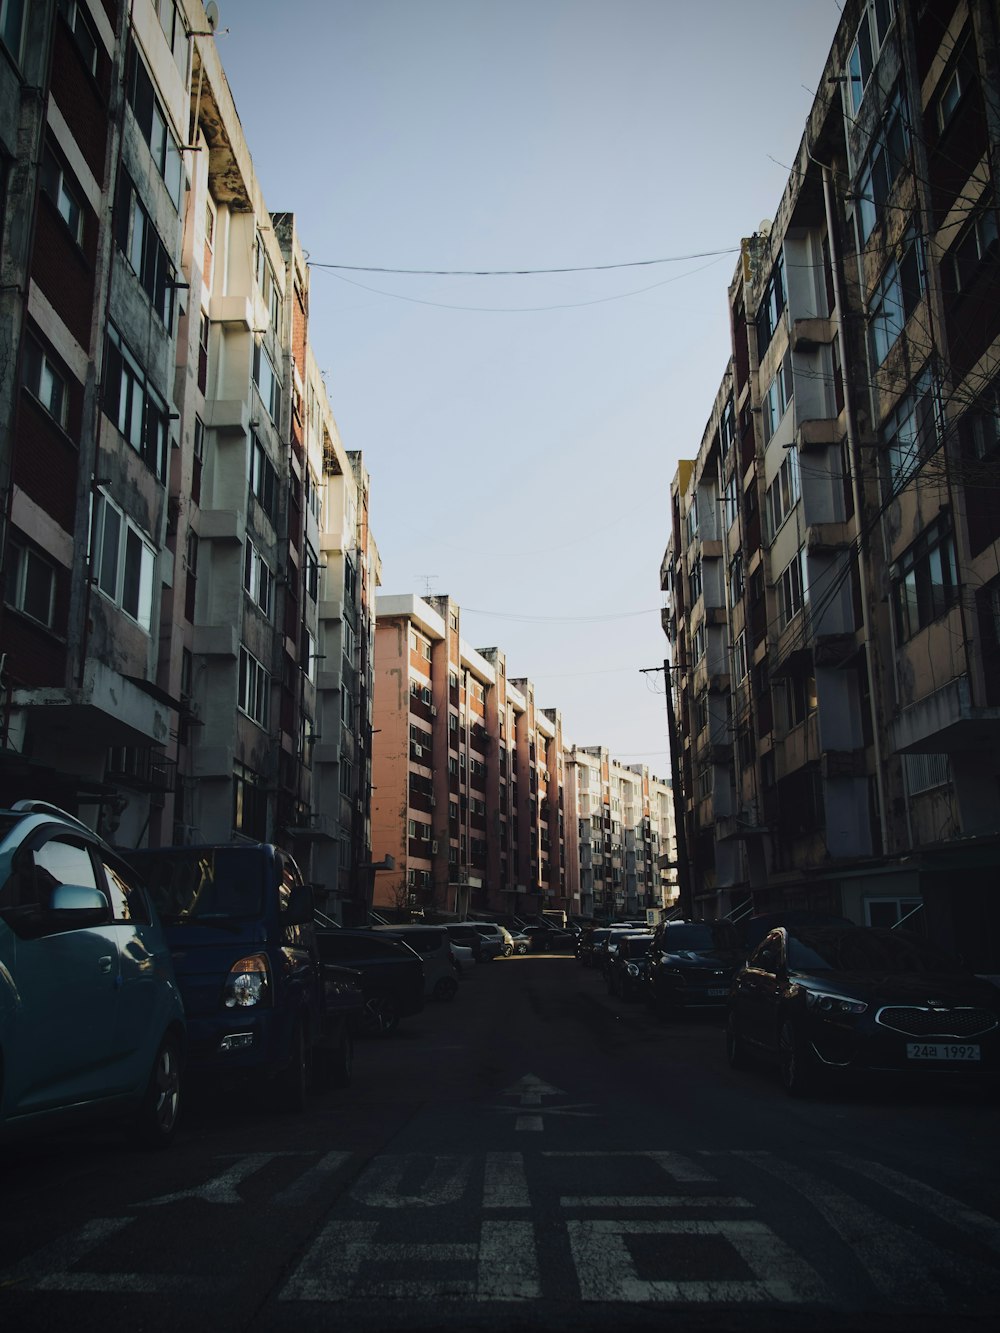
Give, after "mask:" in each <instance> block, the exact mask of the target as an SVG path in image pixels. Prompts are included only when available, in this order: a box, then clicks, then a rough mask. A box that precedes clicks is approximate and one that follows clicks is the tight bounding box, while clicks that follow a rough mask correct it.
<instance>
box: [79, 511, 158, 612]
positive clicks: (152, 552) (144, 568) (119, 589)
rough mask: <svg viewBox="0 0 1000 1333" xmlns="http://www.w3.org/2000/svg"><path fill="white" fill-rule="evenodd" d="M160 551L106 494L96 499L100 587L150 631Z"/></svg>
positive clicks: (94, 538)
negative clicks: (155, 576) (154, 581)
mask: <svg viewBox="0 0 1000 1333" xmlns="http://www.w3.org/2000/svg"><path fill="white" fill-rule="evenodd" d="M155 563H156V548H155V547H154V546H153V544H152V542H150V541H149V540H148V539H147V538H146V537H145V536H144V535H143V533H142V532H140V530H139V528H138V527H137V526H136V525H135V524H134V523H133V522H132V520H131V519H130V518H129V517H128V516H127V515H126V514H125V513H123V511H122V510H121V509H119V508H118V506H117V505H116V504H115V502H114V501H113V500H112V499H111V498H110V497H109V496H107V495H105V493H104V492H103V491H98V493H97V495H96V496H95V499H94V508H93V515H92V523H91V568H92V569H93V571H94V580H95V582H96V585H97V587H98V588H99V589H100V590H101V592H102V593H103V594H104V595H105V597H108V598H110V600H111V601H112V602H114V603H115V604H116V605H117V606H120V607H121V609H122V610H123V611H124V612H125V614H126V615H128V616H131V618H132V619H133V620H134V621H136V622H137V623H138V624H139V625H141V626H142V628H143V629H144V630H146V631H147V632H148V630H149V627H150V624H151V621H152V614H153V571H154V568H155Z"/></svg>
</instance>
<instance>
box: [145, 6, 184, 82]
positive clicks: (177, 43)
mask: <svg viewBox="0 0 1000 1333" xmlns="http://www.w3.org/2000/svg"><path fill="white" fill-rule="evenodd" d="M153 4H154V6H155V9H156V13H157V17H158V18H159V20H160V27H161V28H162V29H163V35H164V37H166V39H167V45H168V46H169V47H170V50H171V51H172V53H173V57H174V62H175V63H176V65H177V68H178V69H179V70H180V71H181V73H182V74H183V73H184V72H185V70H186V69H187V32H186V31H185V29H184V23H183V20H182V19H181V16H180V14H179V13H178V12H177V5H176V3H175V0H153Z"/></svg>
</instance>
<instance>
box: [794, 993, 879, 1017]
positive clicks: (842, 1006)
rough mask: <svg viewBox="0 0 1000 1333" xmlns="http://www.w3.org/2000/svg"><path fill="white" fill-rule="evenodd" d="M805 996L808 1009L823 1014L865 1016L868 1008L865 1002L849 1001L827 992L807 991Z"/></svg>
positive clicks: (844, 997)
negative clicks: (816, 1010)
mask: <svg viewBox="0 0 1000 1333" xmlns="http://www.w3.org/2000/svg"><path fill="white" fill-rule="evenodd" d="M805 996H806V1008H807V1009H818V1010H819V1012H820V1013H821V1014H863V1013H864V1012H865V1010H866V1009H867V1008H868V1006H867V1004H865V1002H864V1000H849V999H847V998H846V996H843V995H830V994H828V993H827V992H826V991H818V990H807V991H806V992H805Z"/></svg>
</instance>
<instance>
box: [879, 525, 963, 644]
mask: <svg viewBox="0 0 1000 1333" xmlns="http://www.w3.org/2000/svg"><path fill="white" fill-rule="evenodd" d="M892 593H893V602H894V604H895V608H896V628H897V630H898V631H899V637H900V640H901V642H903V643H905V642H906V641H907V640H908V639H911V638H912V637H913V636H914V634H916V633H917V632H918V631H919V630H922V629H923V628H924V626H925V625H929V624H931V623H932V621H935V620H937V619H938V618H939V617H940V616H943V615H944V613H945V612H946V611H947V610H948V608H949V607H950V606H953V605H954V603H955V602H956V601H957V600H958V567H957V564H956V561H955V542H954V538H953V536H952V532H951V517H950V515H948V514H942V515H940V516H939V517H938V518H936V519H935V520H934V522H933V523H931V524H929V525H928V526H927V527H926V528H925V529H924V531H923V532H922V533H921V534H920V536H919V537H918V538H917V540H916V541H915V542H914V543H913V545H912V546H911V547H910V548H909V550H907V551H906V552H904V554H903V555H902V556H900V558H899V559H898V560H897V561H896V564H895V566H894V567H893V571H892Z"/></svg>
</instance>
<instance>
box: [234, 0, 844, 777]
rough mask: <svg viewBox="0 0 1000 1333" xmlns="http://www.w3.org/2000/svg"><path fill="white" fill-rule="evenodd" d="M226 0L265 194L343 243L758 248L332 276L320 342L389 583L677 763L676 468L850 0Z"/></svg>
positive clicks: (346, 247) (502, 250) (427, 259)
mask: <svg viewBox="0 0 1000 1333" xmlns="http://www.w3.org/2000/svg"><path fill="white" fill-rule="evenodd" d="M219 3H220V9H221V20H220V27H221V28H223V29H225V28H228V29H229V31H228V32H227V33H224V34H221V35H220V36H219V38H218V48H219V53H220V56H221V58H222V61H223V64H224V66H225V69H226V72H227V74H228V76H229V80H230V83H231V85H232V88H233V93H234V96H235V98H236V105H237V108H238V110H239V113H240V118H241V120H242V122H243V126H244V129H245V131H246V135H247V140H248V143H249V146H250V151H251V153H252V154H253V157H254V162H255V165H256V169H257V173H258V176H259V178H260V180H261V183H262V186H263V190H264V196H265V199H266V201H267V204H268V206H269V207H270V208H272V209H274V210H286V209H287V210H290V211H292V212H294V213H295V214H296V215H297V220H298V225H299V231H300V235H301V237H302V241H303V244H304V246H305V248H306V249H307V251H308V252H309V255H310V257H311V259H312V260H313V261H315V262H317V263H335V264H348V265H372V266H379V267H384V268H421V269H428V268H430V269H468V268H474V269H508V268H557V267H567V266H573V265H600V264H615V263H625V262H628V261H635V260H647V259H657V258H666V257H674V256H682V255H692V254H703V253H705V252H715V251H730V252H731V253H727V254H724V255H722V256H721V257H718V258H710V259H706V258H702V259H694V260H688V261H686V262H682V263H669V264H660V265H653V266H648V267H641V268H622V269H616V270H613V271H610V272H603V273H593V272H590V273H573V274H567V273H563V274H558V275H546V276H528V277H488V278H485V277H442V276H432V277H422V276H421V277H418V276H403V275H399V274H389V273H357V272H354V273H351V272H348V273H341V274H340V276H336V275H335V274H334V272H331V271H322V270H319V269H314V270H313V277H312V299H311V326H310V328H311V339H312V343H313V347H314V349H315V352H316V357H317V360H318V361H319V364H320V366H321V367H323V368H324V369H325V370H326V372H327V385H328V388H329V391H330V398H331V403H332V406H333V410H334V414H335V415H336V418H337V421H338V424H339V426H340V431H341V435H342V436H343V440H344V444H345V446H346V447H347V448H348V449H360V450H362V451H363V452H364V455H365V460H366V463H367V465H368V469H369V471H370V473H371V476H372V498H373V513H372V519H373V530H374V533H375V537H376V540H377V542H378V545H379V549H380V551H381V553H382V558H383V565H384V582H383V589H382V591H383V592H386V593H405V592H416V593H420V594H422V593H423V592H424V591H425V589H426V586H427V577H428V576H430V577H431V587H432V589H433V591H435V592H437V593H450V594H451V596H452V597H454V598H455V599H456V600H457V601H458V602H459V604H460V605H461V606H462V608H463V622H462V629H463V635H464V637H465V638H466V639H467V640H468V641H469V642H471V643H472V644H473V645H474V646H476V647H487V646H491V645H498V646H500V647H502V648H503V649H504V650H505V651H506V653H507V657H508V664H509V668H510V670H511V673H512V674H514V675H528V676H530V677H531V678H532V679H533V680H534V681H535V682H536V685H537V687H538V697H539V700H540V702H541V704H542V706H544V707H549V706H554V707H557V708H560V709H561V710H562V713H563V723H564V728H565V732H566V735H567V737H568V739H569V740H570V741H573V742H576V743H578V744H581V745H593V744H606V745H608V746H609V747H610V748H611V750H612V752H613V753H614V754H615V755H616V756H617V757H619V758H621V759H622V760H624V761H626V762H632V761H641V762H644V763H647V764H649V765H650V767H652V768H653V770H654V771H655V772H658V773H662V774H666V773H667V772H668V771H669V767H668V758H667V753H666V751H667V742H666V728H665V710H664V701H663V697H662V683H660V690H659V693H655V694H654V693H653V685H654V678H652V677H645V676H642V675H640V674H639V673H640V668H643V667H654V666H657V665H659V664H660V663H662V660H663V657H664V655H665V648H666V643H665V640H664V638H663V634H662V631H661V629H660V619H659V607H660V604H661V600H662V598H661V593H660V590H659V566H660V560H661V557H662V555H663V551H664V548H665V545H666V542H667V537H668V514H669V509H668V501H669V487H670V482H671V479H672V478H673V475H674V472H675V470H676V466H677V460H678V459H679V458H682V457H693V456H694V454H695V452H696V451H697V448H698V445H699V442H700V440H701V435H702V431H703V429H704V425H705V422H706V420H707V418H708V415H709V412H710V410H711V406H712V402H713V400H714V396H715V393H716V390H717V388H718V386H719V382H720V379H721V376H722V373H723V370H724V368H725V363H726V358H727V354H728V346H729V331H728V312H727V303H726V291H727V287H728V284H729V281H730V279H731V277H732V274H733V270H734V267H735V263H736V252H737V251H738V249H739V244H740V238H741V237H742V236H747V235H749V234H750V233H752V232H753V231H754V230H755V229H756V227H757V224H758V223H759V221H760V220H761V219H762V218H764V217H771V216H773V213H774V211H775V209H776V207H777V205H778V202H779V200H780V198H781V194H782V191H783V190H784V187H785V182H786V179H787V174H788V173H787V170H786V169H785V168H784V167H782V166H781V165H779V164H780V163H785V164H787V163H789V162H790V161H791V159H792V156H793V155H794V153H795V150H796V148H797V146H798V143H799V140H800V138H801V135H802V131H803V128H804V124H805V118H806V115H807V114H808V111H809V107H810V105H811V102H812V92H811V91H810V90H814V89H815V87H816V84H817V82H818V80H819V78H820V76H821V73H822V69H823V65H824V62H825V60H826V56H827V53H828V51H829V48H830V45H831V42H832V40H833V34H834V30H835V28H836V24H837V20H838V17H839V10H838V7H837V4H836V0H763V3H761V4H759V5H755V6H750V5H748V4H746V3H739V2H738V0H716V3H714V4H699V3H697V2H695V3H674V0H504V2H503V3H501V2H500V0H283V3H274V0H267V3H265V0H219ZM348 280H349V281H348ZM640 289H646V290H640ZM637 292H638V293H639V294H636V295H628V296H626V295H624V294H625V293H637ZM608 298H614V299H608ZM619 298H620V299H619ZM456 307H472V309H468V308H464V309H458V308H456ZM633 613H644V614H633Z"/></svg>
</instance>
